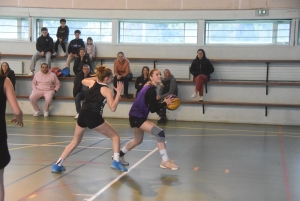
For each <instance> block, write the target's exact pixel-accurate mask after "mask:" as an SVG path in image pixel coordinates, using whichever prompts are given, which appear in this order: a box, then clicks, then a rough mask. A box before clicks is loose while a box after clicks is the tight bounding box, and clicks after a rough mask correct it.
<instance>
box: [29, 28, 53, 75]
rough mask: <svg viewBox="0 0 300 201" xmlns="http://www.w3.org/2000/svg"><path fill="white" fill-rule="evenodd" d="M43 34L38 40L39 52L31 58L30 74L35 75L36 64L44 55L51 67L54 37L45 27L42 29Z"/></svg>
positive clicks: (37, 48) (37, 47)
mask: <svg viewBox="0 0 300 201" xmlns="http://www.w3.org/2000/svg"><path fill="white" fill-rule="evenodd" d="M41 32H42V35H41V36H40V37H39V38H38V39H37V41H36V50H37V52H36V53H35V54H34V55H33V56H32V58H31V64H30V71H31V72H30V73H29V75H34V71H35V64H36V62H37V61H38V60H39V59H40V58H41V57H43V56H45V57H46V62H45V63H46V64H47V65H48V68H51V55H52V50H53V39H52V38H51V37H50V36H49V33H48V29H47V28H46V27H43V28H42V29H41Z"/></svg>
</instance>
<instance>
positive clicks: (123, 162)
mask: <svg viewBox="0 0 300 201" xmlns="http://www.w3.org/2000/svg"><path fill="white" fill-rule="evenodd" d="M111 159H112V160H114V156H112V157H111ZM120 163H121V164H122V165H123V166H129V163H128V162H127V161H125V157H124V156H120Z"/></svg>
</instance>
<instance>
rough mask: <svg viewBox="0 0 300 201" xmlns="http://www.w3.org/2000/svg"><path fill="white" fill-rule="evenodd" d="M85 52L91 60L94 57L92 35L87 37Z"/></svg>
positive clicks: (94, 49)
mask: <svg viewBox="0 0 300 201" xmlns="http://www.w3.org/2000/svg"><path fill="white" fill-rule="evenodd" d="M85 50H86V53H87V54H88V55H89V56H90V59H91V61H93V59H94V58H95V57H96V46H95V44H94V43H93V39H92V37H88V38H87V43H86V46H85Z"/></svg>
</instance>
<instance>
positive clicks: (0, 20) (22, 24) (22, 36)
mask: <svg viewBox="0 0 300 201" xmlns="http://www.w3.org/2000/svg"><path fill="white" fill-rule="evenodd" d="M29 27H30V26H29V19H28V18H24V17H14V18H11V17H0V40H8V41H10V40H13V41H29V40H30V29H29Z"/></svg>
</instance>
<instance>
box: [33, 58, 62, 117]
mask: <svg viewBox="0 0 300 201" xmlns="http://www.w3.org/2000/svg"><path fill="white" fill-rule="evenodd" d="M31 85H32V92H31V94H30V96H29V100H30V103H31V105H32V107H33V109H34V111H35V112H34V114H33V116H35V117H36V116H39V115H41V114H42V113H41V110H40V108H39V106H38V103H37V101H38V99H40V98H42V97H45V105H44V117H48V116H49V107H50V105H51V103H52V99H53V96H54V94H55V93H56V92H57V91H58V89H59V88H60V82H59V80H58V78H57V76H56V75H55V74H54V73H52V72H51V71H50V70H49V68H48V65H47V64H46V63H42V65H41V71H39V72H37V73H36V74H35V75H34V77H33V80H32V83H31Z"/></svg>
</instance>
